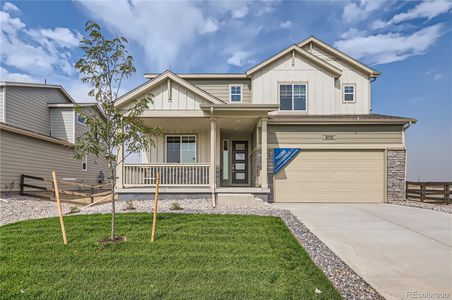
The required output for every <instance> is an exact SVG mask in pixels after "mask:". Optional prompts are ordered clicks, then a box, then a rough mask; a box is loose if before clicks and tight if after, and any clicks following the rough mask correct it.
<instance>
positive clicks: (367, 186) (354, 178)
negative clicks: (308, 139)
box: [274, 149, 385, 202]
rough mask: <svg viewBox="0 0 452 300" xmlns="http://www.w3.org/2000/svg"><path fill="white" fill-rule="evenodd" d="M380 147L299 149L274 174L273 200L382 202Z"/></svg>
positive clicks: (382, 180)
mask: <svg viewBox="0 0 452 300" xmlns="http://www.w3.org/2000/svg"><path fill="white" fill-rule="evenodd" d="M384 169H385V167H384V151H382V150H303V149H302V150H301V152H300V153H298V155H297V156H296V157H295V158H294V159H293V160H292V161H290V162H289V163H288V164H287V165H286V166H285V167H284V168H282V169H281V170H280V171H279V172H278V173H277V174H276V175H275V178H274V185H275V186H274V193H275V199H274V201H275V202H383V201H384V178H385V176H384Z"/></svg>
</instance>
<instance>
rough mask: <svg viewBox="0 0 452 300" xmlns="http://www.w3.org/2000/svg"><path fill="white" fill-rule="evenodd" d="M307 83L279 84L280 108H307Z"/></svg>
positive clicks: (294, 109) (303, 109) (290, 109)
mask: <svg viewBox="0 0 452 300" xmlns="http://www.w3.org/2000/svg"><path fill="white" fill-rule="evenodd" d="M307 90H308V86H307V85H306V84H298V83H297V84H281V85H280V86H279V109H280V110H287V111H306V110H307V107H308V106H307V102H308V97H307Z"/></svg>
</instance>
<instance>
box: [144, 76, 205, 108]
mask: <svg viewBox="0 0 452 300" xmlns="http://www.w3.org/2000/svg"><path fill="white" fill-rule="evenodd" d="M149 94H150V95H151V97H152V100H153V102H152V103H151V104H150V105H149V110H199V109H200V104H202V103H208V101H207V100H205V99H203V98H202V97H200V96H199V95H196V94H195V93H193V92H192V91H190V90H188V89H187V88H185V87H183V86H181V85H180V84H178V83H176V82H174V81H171V99H170V97H169V96H170V95H169V93H168V82H167V81H165V82H163V83H162V84H159V85H158V86H156V87H154V88H153V89H151V90H150V91H149Z"/></svg>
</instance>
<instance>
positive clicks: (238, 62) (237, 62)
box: [227, 50, 252, 67]
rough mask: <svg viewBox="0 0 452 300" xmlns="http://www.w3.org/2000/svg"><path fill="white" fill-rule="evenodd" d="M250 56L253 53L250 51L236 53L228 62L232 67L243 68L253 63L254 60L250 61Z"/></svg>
mask: <svg viewBox="0 0 452 300" xmlns="http://www.w3.org/2000/svg"><path fill="white" fill-rule="evenodd" d="M250 56H251V52H249V51H242V50H239V51H235V52H234V53H233V54H232V56H231V57H229V58H228V60H227V62H228V64H230V65H233V66H236V67H242V66H244V65H245V64H248V63H252V60H250V59H249V57H250Z"/></svg>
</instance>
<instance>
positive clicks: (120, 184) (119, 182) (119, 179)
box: [105, 145, 124, 189]
mask: <svg viewBox="0 0 452 300" xmlns="http://www.w3.org/2000/svg"><path fill="white" fill-rule="evenodd" d="M123 160H124V147H123V146H122V145H121V146H119V147H118V151H117V153H116V161H117V165H116V171H115V173H116V177H117V178H116V188H118V189H122V188H123V187H124V186H123V174H122V173H123V168H122V166H123V163H124V161H123ZM105 175H107V176H109V175H108V174H105Z"/></svg>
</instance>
